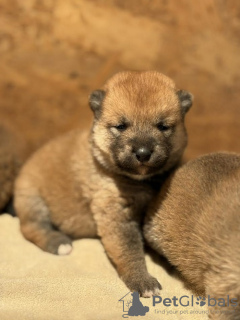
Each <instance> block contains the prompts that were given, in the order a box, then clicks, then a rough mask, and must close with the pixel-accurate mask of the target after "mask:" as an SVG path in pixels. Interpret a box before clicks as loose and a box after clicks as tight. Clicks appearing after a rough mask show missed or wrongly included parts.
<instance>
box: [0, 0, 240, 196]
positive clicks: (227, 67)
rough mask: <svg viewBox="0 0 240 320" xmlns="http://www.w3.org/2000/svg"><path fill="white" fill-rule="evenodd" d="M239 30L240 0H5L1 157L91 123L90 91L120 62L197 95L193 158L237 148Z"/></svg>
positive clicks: (0, 44)
mask: <svg viewBox="0 0 240 320" xmlns="http://www.w3.org/2000/svg"><path fill="white" fill-rule="evenodd" d="M239 32H240V2H238V1H237V0H230V1H228V2H227V3H226V2H225V1H222V0H215V1H214V0H203V1H201V2H196V1H189V0H188V1H187V0H179V1H176V0H164V1H157V0H152V1H147V0H138V1H137V0H132V1H127V0H123V1H122V0H121V1H120V0H104V1H103V0H98V1H97V0H68V1H66V0H42V1H39V0H24V1H20V0H0V57H1V59H0V126H1V128H3V129H2V131H3V132H4V134H1V132H0V138H2V145H5V147H2V145H1V147H2V151H1V149H0V163H5V164H6V162H7V163H9V160H6V159H5V158H4V155H5V154H6V153H7V152H8V153H9V154H10V155H8V157H9V156H10V157H11V156H12V157H14V159H15V160H14V161H13V162H14V166H15V163H22V161H24V160H25V159H26V158H27V157H28V156H29V155H30V154H31V152H33V151H34V150H35V149H36V148H37V147H39V146H40V145H41V144H42V143H44V142H45V141H47V140H48V139H50V138H51V137H53V136H56V135H58V134H59V133H62V132H65V131H67V130H69V129H71V128H73V127H76V126H78V125H80V126H82V127H83V128H84V127H87V126H89V122H90V121H91V113H90V111H89V108H88V104H87V99H88V95H89V93H90V92H91V90H92V89H95V88H98V87H100V86H101V85H102V84H103V82H104V81H105V80H106V79H107V78H108V77H109V76H111V75H112V74H113V73H115V72H117V71H119V70H148V69H154V70H158V71H160V72H163V73H165V74H167V75H168V76H170V77H172V78H173V79H174V80H175V81H176V83H177V85H178V87H179V88H182V89H187V90H189V91H191V92H192V93H193V94H194V96H195V103H194V107H193V108H192V110H191V111H190V112H189V114H188V116H187V129H188V132H189V146H188V149H187V151H186V154H185V155H186V159H191V158H194V157H196V156H198V155H200V154H203V153H207V152H212V151H216V150H228V151H235V152H240V143H239V132H240V107H239V92H240V58H239V52H240V36H239V35H240V33H239ZM10 139H11V141H12V144H10ZM3 141H4V143H3ZM6 146H7V147H6ZM4 148H5V149H4ZM6 149H8V151H5V150H6ZM3 150H4V151H3ZM3 158H4V160H1V159H3ZM3 167H4V166H3V165H2V167H1V165H0V170H1V169H3ZM14 176H15V171H14V170H13V174H12V176H11V174H10V178H8V180H9V181H12V179H13V178H12V177H14ZM0 180H1V179H0ZM0 183H1V181H0ZM2 183H3V182H2ZM10 189H11V186H10ZM8 194H9V193H8ZM5 198H6V197H5Z"/></svg>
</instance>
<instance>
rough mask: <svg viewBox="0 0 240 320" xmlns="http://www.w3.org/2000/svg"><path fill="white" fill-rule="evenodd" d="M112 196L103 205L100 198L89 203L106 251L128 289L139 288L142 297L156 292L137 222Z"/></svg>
mask: <svg viewBox="0 0 240 320" xmlns="http://www.w3.org/2000/svg"><path fill="white" fill-rule="evenodd" d="M100 199H103V197H101V198H100ZM112 199H113V197H111V199H109V201H106V196H105V197H104V205H103V203H102V205H101V203H100V202H99V201H95V202H94V204H93V205H92V210H93V212H94V216H95V219H96V222H97V226H98V233H99V236H100V237H101V239H102V243H103V245H104V247H105V249H106V252H107V254H108V256H109V257H110V259H111V260H112V261H113V263H114V264H115V265H116V268H117V271H118V274H119V276H120V277H121V278H122V280H123V281H124V282H125V284H126V285H127V287H128V288H129V289H130V290H131V291H138V292H139V293H140V295H141V296H143V297H151V296H152V295H157V294H159V292H160V289H161V286H160V284H159V283H158V281H157V280H156V279H155V278H153V277H152V276H151V275H150V274H149V273H148V271H147V266H146V262H145V256H144V248H143V240H142V236H141V231H140V226H139V223H138V222H137V220H132V219H131V215H132V212H131V208H130V207H123V206H121V205H119V204H118V203H116V202H113V200H112ZM101 206H102V207H101Z"/></svg>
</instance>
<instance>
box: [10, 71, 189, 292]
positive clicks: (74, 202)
mask: <svg viewBox="0 0 240 320" xmlns="http://www.w3.org/2000/svg"><path fill="white" fill-rule="evenodd" d="M89 104H90V107H91V109H92V110H93V113H94V122H93V126H92V129H91V130H90V132H81V131H79V130H75V131H72V132H70V133H68V134H66V135H64V136H62V137H59V138H57V139H55V140H53V141H52V142H50V143H48V144H47V145H45V146H44V147H43V148H41V149H40V150H39V151H37V152H36V153H35V154H34V155H33V157H32V158H31V159H30V160H29V161H28V162H27V163H26V165H25V166H24V167H23V169H22V171H21V173H20V175H19V177H18V179H17V181H16V186H15V210H16V212H17V215H18V216H19V218H20V223H21V230H22V232H23V234H24V236H25V237H26V238H27V239H28V240H30V241H32V242H33V243H35V244H36V245H37V246H39V247H40V248H41V249H42V250H45V251H47V252H51V253H54V254H59V255H63V254H68V253H70V251H71V249H72V246H71V243H72V239H76V238H83V237H95V236H99V237H100V238H101V240H102V243H103V245H104V247H105V250H106V252H107V254H108V256H109V257H110V258H111V260H112V261H113V263H114V264H115V265H116V268H117V271H118V273H119V275H120V277H121V278H122V279H123V281H124V282H125V284H126V285H127V286H128V287H129V289H130V290H132V291H138V292H139V293H140V294H141V295H142V296H145V297H148V296H151V295H152V294H154V293H156V292H158V290H159V289H160V284H159V283H158V281H157V280H156V279H155V278H153V277H152V276H151V275H149V274H148V271H147V268H146V264H145V258H144V250H143V240H142V236H141V228H140V227H141V222H142V219H143V214H144V212H145V211H146V208H147V205H148V204H149V202H150V200H151V199H152V198H153V196H154V195H155V194H156V192H157V190H158V189H159V185H160V183H161V181H162V180H163V177H164V176H165V175H166V174H167V173H168V172H169V170H171V169H172V168H173V167H174V166H176V165H177V164H178V163H179V161H180V159H181V157H182V154H183V151H184V149H185V147H186V143H187V134H186V130H185V127H184V116H185V114H186V112H187V111H188V110H189V108H190V107H191V105H192V95H191V94H189V93H188V92H186V91H183V90H177V89H176V87H175V84H174V82H173V81H172V80H171V79H169V78H168V77H166V76H164V75H162V74H161V73H158V72H121V73H118V74H116V75H115V76H113V77H112V78H111V79H110V80H109V81H108V82H107V83H106V84H105V86H104V87H103V88H102V89H101V90H96V91H94V92H93V93H92V94H91V96H90V100H89Z"/></svg>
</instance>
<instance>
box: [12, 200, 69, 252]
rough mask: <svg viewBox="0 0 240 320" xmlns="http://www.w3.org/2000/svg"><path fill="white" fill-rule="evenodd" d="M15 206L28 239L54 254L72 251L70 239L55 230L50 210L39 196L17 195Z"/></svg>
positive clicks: (23, 231) (22, 229)
mask: <svg viewBox="0 0 240 320" xmlns="http://www.w3.org/2000/svg"><path fill="white" fill-rule="evenodd" d="M14 206H15V210H16V213H17V215H18V216H19V218H20V226H21V231H22V233H23V235H24V236H25V238H26V239H28V240H29V241H31V242H33V243H34V244H36V245H37V246H38V247H39V248H41V249H42V250H44V251H47V252H50V253H53V254H58V255H66V254H69V253H70V252H71V251H72V245H71V240H70V238H69V237H67V236H66V235H65V234H63V233H62V232H60V231H58V230H56V229H55V228H54V226H53V225H52V223H51V220H50V212H49V209H48V207H47V205H46V204H45V202H44V200H43V199H42V198H41V197H40V196H39V195H37V194H35V195H33V194H32V195H30V196H27V195H18V194H16V196H15V201H14Z"/></svg>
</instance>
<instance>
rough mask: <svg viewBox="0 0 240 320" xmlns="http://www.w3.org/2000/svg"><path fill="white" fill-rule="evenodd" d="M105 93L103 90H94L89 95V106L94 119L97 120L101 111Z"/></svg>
mask: <svg viewBox="0 0 240 320" xmlns="http://www.w3.org/2000/svg"><path fill="white" fill-rule="evenodd" d="M105 95H106V92H105V91H103V90H95V91H93V92H92V93H91V94H90V97H89V105H90V108H91V109H92V111H93V112H94V115H95V117H96V118H99V117H100V115H101V111H102V103H103V100H104V97H105Z"/></svg>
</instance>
